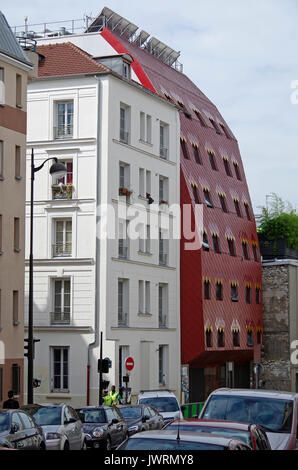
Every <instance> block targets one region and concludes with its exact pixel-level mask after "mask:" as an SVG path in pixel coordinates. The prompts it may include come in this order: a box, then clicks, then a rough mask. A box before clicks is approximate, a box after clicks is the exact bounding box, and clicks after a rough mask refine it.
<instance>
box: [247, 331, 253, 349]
mask: <svg viewBox="0 0 298 470" xmlns="http://www.w3.org/2000/svg"><path fill="white" fill-rule="evenodd" d="M246 336H247V346H249V347H253V345H254V338H253V331H251V330H248V331H247V332H246Z"/></svg>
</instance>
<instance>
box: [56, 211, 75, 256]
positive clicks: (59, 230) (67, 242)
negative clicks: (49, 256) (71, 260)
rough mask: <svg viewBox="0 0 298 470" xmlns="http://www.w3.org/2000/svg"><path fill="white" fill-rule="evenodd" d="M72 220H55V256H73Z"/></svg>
mask: <svg viewBox="0 0 298 470" xmlns="http://www.w3.org/2000/svg"><path fill="white" fill-rule="evenodd" d="M71 253H72V220H55V232H54V245H53V256H54V257H56V256H71Z"/></svg>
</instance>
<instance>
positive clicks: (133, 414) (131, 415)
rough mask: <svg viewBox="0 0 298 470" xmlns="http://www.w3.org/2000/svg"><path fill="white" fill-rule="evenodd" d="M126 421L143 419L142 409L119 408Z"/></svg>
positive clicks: (133, 407)
mask: <svg viewBox="0 0 298 470" xmlns="http://www.w3.org/2000/svg"><path fill="white" fill-rule="evenodd" d="M119 411H120V413H121V415H122V416H123V418H124V419H140V418H141V417H142V409H141V408H140V407H137V406H132V407H124V408H119Z"/></svg>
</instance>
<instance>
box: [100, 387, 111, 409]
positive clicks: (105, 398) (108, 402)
mask: <svg viewBox="0 0 298 470" xmlns="http://www.w3.org/2000/svg"><path fill="white" fill-rule="evenodd" d="M102 404H103V405H106V406H112V398H111V397H110V395H108V392H107V390H104V391H103V397H102Z"/></svg>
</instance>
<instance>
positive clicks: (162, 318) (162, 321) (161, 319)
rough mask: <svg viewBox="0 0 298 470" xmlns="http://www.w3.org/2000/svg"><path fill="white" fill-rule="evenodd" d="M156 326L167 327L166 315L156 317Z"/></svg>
mask: <svg viewBox="0 0 298 470" xmlns="http://www.w3.org/2000/svg"><path fill="white" fill-rule="evenodd" d="M158 326H159V328H167V326H168V316H167V315H161V314H160V315H159V317H158Z"/></svg>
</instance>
